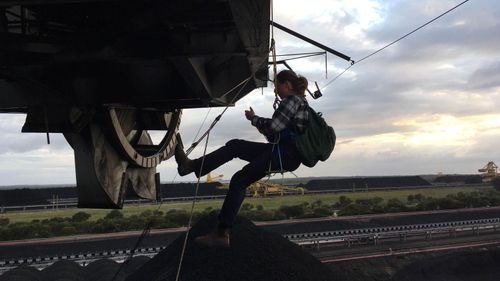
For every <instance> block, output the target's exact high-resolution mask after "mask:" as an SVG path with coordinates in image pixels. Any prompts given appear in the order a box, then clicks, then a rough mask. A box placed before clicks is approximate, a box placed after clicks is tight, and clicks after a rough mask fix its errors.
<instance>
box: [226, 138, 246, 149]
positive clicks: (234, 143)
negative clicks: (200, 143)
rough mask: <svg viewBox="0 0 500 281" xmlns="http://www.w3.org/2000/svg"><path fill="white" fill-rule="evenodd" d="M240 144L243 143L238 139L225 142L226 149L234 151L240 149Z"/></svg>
mask: <svg viewBox="0 0 500 281" xmlns="http://www.w3.org/2000/svg"><path fill="white" fill-rule="evenodd" d="M242 142H243V140H240V139H232V140H230V141H228V142H226V147H227V148H229V149H232V150H234V149H237V148H238V147H240V146H241V143H242Z"/></svg>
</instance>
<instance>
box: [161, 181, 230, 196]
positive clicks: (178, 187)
mask: <svg viewBox="0 0 500 281" xmlns="http://www.w3.org/2000/svg"><path fill="white" fill-rule="evenodd" d="M220 187H222V184H221V183H219V182H212V183H200V186H199V188H198V196H212V195H226V193H227V189H221V188H220ZM195 191H196V183H172V184H161V185H160V192H161V197H163V198H173V197H191V196H194V193H195Z"/></svg>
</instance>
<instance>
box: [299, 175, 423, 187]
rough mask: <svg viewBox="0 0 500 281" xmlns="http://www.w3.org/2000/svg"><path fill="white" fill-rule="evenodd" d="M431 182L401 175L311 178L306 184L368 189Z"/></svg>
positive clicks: (420, 184) (308, 185)
mask: <svg viewBox="0 0 500 281" xmlns="http://www.w3.org/2000/svg"><path fill="white" fill-rule="evenodd" d="M430 185H431V184H430V183H429V182H428V181H426V180H424V179H423V178H421V177H419V176H401V177H359V178H341V179H325V180H311V181H309V182H308V183H307V184H306V186H305V187H306V189H307V190H310V191H311V190H343V189H349V190H366V189H370V188H384V187H409V186H430Z"/></svg>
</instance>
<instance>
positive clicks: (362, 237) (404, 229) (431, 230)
mask: <svg viewBox="0 0 500 281" xmlns="http://www.w3.org/2000/svg"><path fill="white" fill-rule="evenodd" d="M499 230H500V218H488V219H475V220H462V221H450V222H439V223H426V224H412V225H399V226H382V227H371V228H370V227H369V228H359V229H346V230H336V231H323V232H313V233H301V234H284V235H283V237H285V238H287V239H288V240H290V241H291V242H293V243H295V244H298V245H301V246H308V245H312V246H313V247H316V248H317V249H320V245H328V244H333V243H336V244H339V243H340V244H342V245H345V246H347V247H351V246H352V245H354V244H355V243H357V242H358V243H360V242H363V244H366V243H367V241H368V242H371V243H373V244H375V245H376V244H378V243H380V242H381V241H382V240H384V239H394V238H397V239H399V240H400V241H401V242H405V241H406V240H407V238H408V237H410V236H424V237H425V239H432V237H433V235H436V234H449V235H450V237H454V236H455V235H457V233H467V232H468V233H471V234H472V235H479V234H483V233H484V234H486V233H491V232H498V231H499ZM165 248H166V247H165V246H161V247H148V248H139V249H137V251H136V252H135V253H134V254H135V255H136V256H138V255H146V256H149V257H152V256H154V255H156V254H157V253H159V252H160V251H161V250H163V249H165ZM129 256H130V249H125V250H124V249H119V250H113V251H109V250H108V251H102V252H87V253H75V254H70V255H68V254H67V255H56V256H46V257H26V258H16V259H10V260H0V274H2V273H3V272H6V271H8V270H10V269H12V268H15V267H17V266H21V265H29V266H33V267H35V268H44V267H47V266H49V265H51V264H53V263H54V262H57V261H59V260H71V261H75V262H77V263H78V264H80V265H87V264H89V263H90V262H92V261H94V260H97V259H102V258H109V259H112V260H115V261H118V262H120V261H123V260H125V259H126V258H127V257H129Z"/></svg>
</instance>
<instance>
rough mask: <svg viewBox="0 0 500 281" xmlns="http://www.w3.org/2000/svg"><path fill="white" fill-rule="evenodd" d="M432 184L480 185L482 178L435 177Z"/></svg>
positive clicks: (462, 176) (459, 176)
mask: <svg viewBox="0 0 500 281" xmlns="http://www.w3.org/2000/svg"><path fill="white" fill-rule="evenodd" d="M433 183H449V184H453V183H458V184H475V183H476V184H481V183H483V178H482V177H481V176H480V175H445V176H440V177H437V178H436V179H434V181H433Z"/></svg>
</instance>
